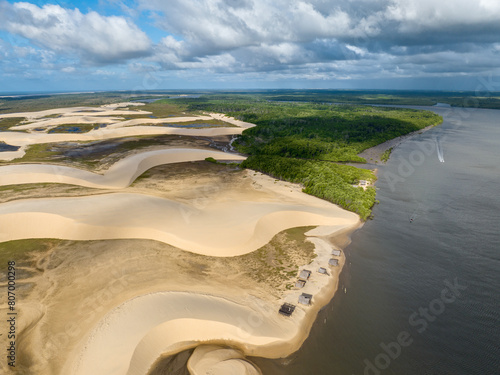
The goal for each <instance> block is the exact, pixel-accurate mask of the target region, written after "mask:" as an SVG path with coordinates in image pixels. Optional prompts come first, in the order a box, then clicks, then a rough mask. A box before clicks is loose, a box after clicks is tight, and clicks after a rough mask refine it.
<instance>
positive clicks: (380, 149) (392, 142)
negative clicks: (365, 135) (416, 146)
mask: <svg viewBox="0 0 500 375" xmlns="http://www.w3.org/2000/svg"><path fill="white" fill-rule="evenodd" d="M441 124H442V122H441V123H439V124H435V125H429V126H427V127H425V128H423V129H420V130H416V131H414V132H411V133H408V134H405V135H401V136H399V137H396V138H393V139H389V140H388V141H385V142H384V143H380V144H378V145H376V146H373V147H370V148H367V149H366V150H363V151H362V152H360V153H359V154H358V156H360V157H362V158H364V159H366V163H359V164H358V163H349V165H353V166H355V167H356V166H357V167H361V166H363V165H370V166H372V165H374V166H378V165H384V164H385V163H386V162H384V161H382V160H381V156H382V154H383V153H384V152H385V151H387V150H389V149H391V148H392V149H395V148H396V147H398V146H399V145H400V144H401V143H403V142H405V141H407V140H409V139H411V138H413V137H415V136H417V135H419V134H422V133H425V132H426V131H428V130H430V129H432V128H434V127H436V126H439V125H441Z"/></svg>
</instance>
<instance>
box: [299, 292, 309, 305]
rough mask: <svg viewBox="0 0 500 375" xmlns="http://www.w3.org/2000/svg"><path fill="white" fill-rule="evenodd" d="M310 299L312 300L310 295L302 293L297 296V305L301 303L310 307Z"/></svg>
mask: <svg viewBox="0 0 500 375" xmlns="http://www.w3.org/2000/svg"><path fill="white" fill-rule="evenodd" d="M311 299H312V294H307V293H302V294H301V295H300V296H299V303H301V304H303V305H310V304H311Z"/></svg>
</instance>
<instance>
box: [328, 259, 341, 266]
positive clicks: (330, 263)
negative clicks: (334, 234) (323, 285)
mask: <svg viewBox="0 0 500 375" xmlns="http://www.w3.org/2000/svg"><path fill="white" fill-rule="evenodd" d="M328 264H329V265H330V266H338V265H339V261H338V259H330V260H329V261H328Z"/></svg>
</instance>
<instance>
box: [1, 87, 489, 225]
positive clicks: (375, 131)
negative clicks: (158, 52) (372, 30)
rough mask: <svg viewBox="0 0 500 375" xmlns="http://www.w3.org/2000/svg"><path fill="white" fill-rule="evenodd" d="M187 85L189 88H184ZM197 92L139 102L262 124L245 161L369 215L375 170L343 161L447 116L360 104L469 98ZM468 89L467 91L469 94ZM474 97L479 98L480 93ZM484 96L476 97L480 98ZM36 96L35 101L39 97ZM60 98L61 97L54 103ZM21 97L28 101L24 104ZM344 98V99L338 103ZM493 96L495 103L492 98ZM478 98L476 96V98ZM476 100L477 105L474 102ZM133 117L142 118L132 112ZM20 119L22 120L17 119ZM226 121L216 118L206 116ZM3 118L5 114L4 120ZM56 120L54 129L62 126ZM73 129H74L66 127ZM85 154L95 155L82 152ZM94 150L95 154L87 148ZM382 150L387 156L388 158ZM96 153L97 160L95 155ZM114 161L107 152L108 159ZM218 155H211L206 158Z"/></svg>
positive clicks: (114, 98)
mask: <svg viewBox="0 0 500 375" xmlns="http://www.w3.org/2000/svg"><path fill="white" fill-rule="evenodd" d="M185 93H186V92H185ZM192 93H193V94H201V96H200V97H199V98H179V99H160V100H157V101H155V102H152V103H148V104H146V105H144V106H140V107H134V108H133V109H140V110H144V111H149V112H152V116H155V117H168V116H183V115H185V116H190V115H193V114H202V113H203V112H218V113H225V114H227V115H229V116H232V117H235V118H237V119H240V120H243V121H247V122H251V123H254V124H256V125H257V126H256V127H254V128H250V129H246V130H245V131H244V132H243V134H242V135H241V136H240V137H239V138H238V139H237V140H236V141H235V142H233V146H234V147H235V148H236V149H237V150H238V151H240V152H243V153H245V154H248V155H249V158H248V159H247V161H245V162H244V163H243V164H242V165H243V166H244V167H247V168H252V169H255V170H259V171H261V172H263V173H266V174H269V175H272V176H274V177H276V178H282V179H285V180H288V181H292V182H297V183H300V184H302V185H303V186H304V191H305V192H306V193H309V194H312V195H315V196H318V197H321V198H323V199H326V200H329V201H331V202H333V203H336V204H339V205H340V206H342V207H344V208H346V209H348V210H351V211H353V212H356V213H358V214H359V215H360V216H361V217H362V218H363V219H366V218H368V217H369V216H370V208H371V206H372V205H373V204H374V202H375V190H374V189H373V188H367V189H366V190H363V189H362V188H359V187H355V186H353V185H357V184H358V182H359V180H360V179H363V180H369V181H374V179H375V177H374V175H373V174H372V173H371V172H368V171H363V170H360V169H356V168H354V167H351V166H348V165H343V164H339V163H348V162H350V163H353V162H354V163H362V162H365V160H364V159H363V158H361V157H359V156H358V154H359V153H360V152H361V151H363V150H365V149H367V148H370V147H373V146H375V145H377V144H380V143H382V142H385V141H387V140H389V139H393V138H395V137H398V136H401V135H405V134H408V133H410V132H413V131H418V130H420V129H423V128H425V127H427V126H430V125H437V124H439V123H440V122H441V121H442V118H441V117H440V116H438V115H436V114H435V113H432V112H429V111H419V110H413V109H406V108H387V107H374V106H364V105H359V104H363V103H369V104H413V105H434V104H436V103H438V102H441V103H450V104H455V103H458V102H457V100H458V101H461V102H462V104H463V105H466V104H467V103H472V101H469V102H467V100H466V99H467V98H469V97H470V95H471V93H468V94H465V93H438V92H432V93H425V92H404V91H383V92H380V91H378V92H377V91H338V90H337V91H334V90H307V91H303V90H302V91H301V90H269V91H254V92H246V93H245V92H238V93H235V92H221V91H219V92H208V93H207V92H192ZM148 94H154V95H161V94H165V95H174V94H175V93H174V92H168V91H157V92H151V93H148V92H143V93H128V94H127V93H99V94H93V95H91V94H80V95H61V96H57V97H56V98H54V96H51V95H47V96H44V97H37V98H34V97H31V98H29V97H28V98H25V99H22V100H21V99H19V98H16V99H12V100H11V99H7V100H5V101H2V102H0V113H5V112H14V110H13V108H14V107H15V109H16V111H17V110H21V108H24V107H28V108H29V110H30V111H32V110H40V109H42V108H43V109H47V108H44V107H47V106H49V108H55V107H64V106H70V105H71V106H73V105H79V106H81V105H102V104H105V103H111V102H119V101H126V100H131V99H137V98H139V97H140V95H142V97H145V96H146V97H147V96H148ZM467 95H468V96H467ZM476 99H477V98H476ZM483 99H484V100H483V101H481V100H482V99H481V100H480V102H481V103H483V104H484V103H489V104H488V105H490V104H491V105H493V106H494V105H496V104H495V103H494V102H495V100H497V99H498V98H496V97H487V98H483ZM477 100H479V99H477ZM35 102H36V103H35ZM56 102H57V103H56ZM23 103H24V104H23ZM338 103H344V104H338ZM492 103H493V104H492ZM474 104H477V102H474ZM476 106H477V105H476ZM128 117H129V118H138V117H141V118H144V117H145V116H144V115H130V116H128ZM16 121H17V120H16ZM207 123H209V124H213V125H214V126H221V125H223V126H227V124H226V123H222V122H221V123H218V122H217V121H212V120H209V121H204V122H203V124H207ZM196 125H200V126H204V127H205V126H206V125H202V123H200V122H199V121H194V122H189V123H181V124H180V125H179V126H189V127H196ZM0 126H1V122H0ZM63 129H65V128H63V127H58V128H56V129H54V131H63ZM69 131H71V130H69ZM158 139H160V137H135V140H134V141H128V142H124V143H123V144H119V145H118V146H117V147H116V148H114V149H113V150H112V152H113V153H119V152H124V151H127V150H129V149H137V148H142V147H147V146H149V145H153V144H159V143H160V144H161V142H158ZM54 150H56V151H57V147H56V148H54V147H50V146H48V145H35V146H33V147H31V148H30V149H29V150H28V155H27V156H26V157H25V158H23V159H22V160H21V161H28V160H29V161H38V160H41V159H45V160H47V159H46V158H52V160H63V159H65V158H64V155H65V154H64V153H61V151H57V152H55V151H54ZM82 155H84V156H82V157H79V158H78V159H79V161H82V160H80V159H85V162H87V163H88V162H94V161H96V160H97V161H98V159H95V157H96V155H92V158H89V157H87V156H85V155H87V154H86V153H85V152H82ZM89 156H90V155H89ZM388 157H389V153H388V154H387V155H385V154H384V158H388ZM90 159H92V160H90ZM108 161H109V160H108ZM207 161H210V162H214V161H212V160H207Z"/></svg>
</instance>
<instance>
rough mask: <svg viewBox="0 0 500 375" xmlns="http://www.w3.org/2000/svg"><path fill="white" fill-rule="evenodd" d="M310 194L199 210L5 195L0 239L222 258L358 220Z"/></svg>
mask: <svg viewBox="0 0 500 375" xmlns="http://www.w3.org/2000/svg"><path fill="white" fill-rule="evenodd" d="M311 198H312V199H307V200H306V202H303V203H296V204H293V203H287V202H243V201H233V200H228V201H222V202H207V203H206V206H205V207H203V208H196V207H194V206H192V205H187V204H182V203H179V202H176V201H172V200H169V199H164V198H159V197H153V196H148V195H142V194H126V193H112V194H103V195H97V196H85V197H78V198H47V199H33V200H31V199H27V200H20V201H12V202H7V203H4V204H1V205H0V227H1V228H2V232H1V233H0V242H3V241H11V240H19V239H26V238H58V239H66V240H104V239H122V238H128V239H152V240H156V241H160V242H164V243H167V244H170V245H173V246H175V247H178V248H181V249H183V250H187V251H190V252H193V253H197V254H202V255H209V256H217V257H227V256H237V255H243V254H247V253H249V252H252V251H254V250H256V249H258V248H260V247H262V246H264V245H265V244H266V243H268V242H269V241H270V240H271V239H272V238H273V236H274V235H275V234H277V233H279V232H281V231H283V230H285V229H289V228H293V227H300V226H310V225H337V226H340V227H348V226H350V225H352V224H353V223H355V222H357V215H355V214H354V213H351V212H347V211H344V210H342V209H340V208H338V207H337V206H334V205H332V204H329V203H327V202H324V201H321V200H319V199H317V198H316V199H313V198H314V197H311ZM308 202H309V204H307V203H308ZM325 203H326V204H325Z"/></svg>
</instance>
